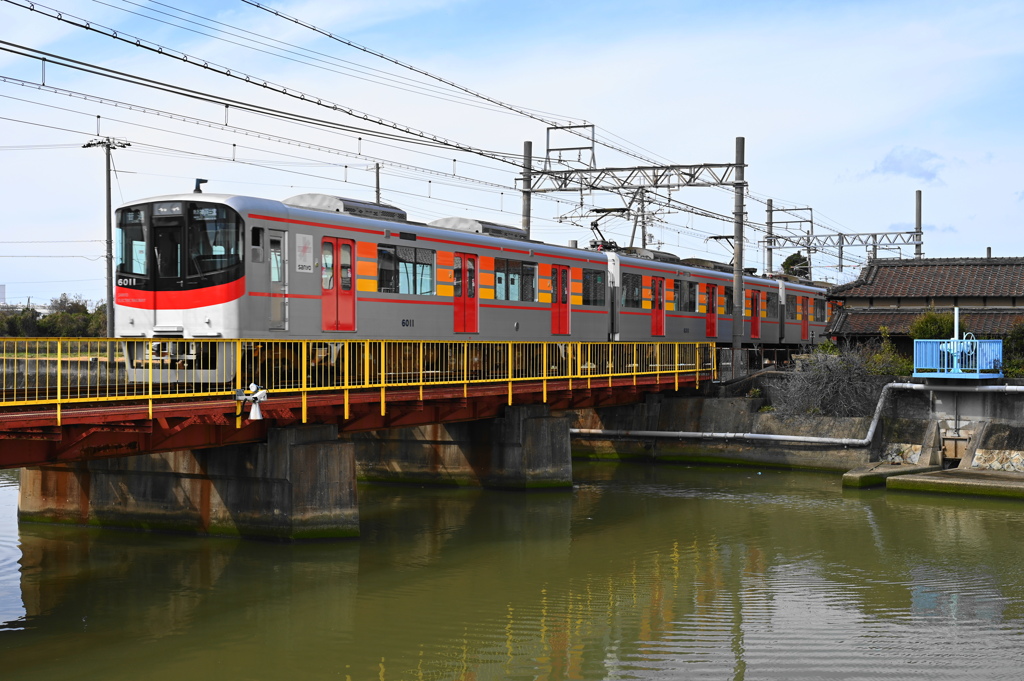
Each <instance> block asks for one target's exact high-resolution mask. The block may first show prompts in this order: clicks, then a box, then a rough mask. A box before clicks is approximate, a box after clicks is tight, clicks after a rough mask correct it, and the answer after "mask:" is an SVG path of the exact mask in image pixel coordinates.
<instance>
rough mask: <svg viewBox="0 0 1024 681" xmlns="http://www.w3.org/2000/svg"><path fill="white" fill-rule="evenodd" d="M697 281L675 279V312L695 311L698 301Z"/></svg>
mask: <svg viewBox="0 0 1024 681" xmlns="http://www.w3.org/2000/svg"><path fill="white" fill-rule="evenodd" d="M697 286H698V284H697V282H695V281H683V280H682V279H676V280H675V291H676V312H696V311H697V303H698V298H697V297H698V291H697Z"/></svg>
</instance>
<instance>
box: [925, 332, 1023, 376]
mask: <svg viewBox="0 0 1024 681" xmlns="http://www.w3.org/2000/svg"><path fill="white" fill-rule="evenodd" d="M968 335H970V334H968ZM1002 375H1003V341H1001V340H975V339H973V338H967V339H964V340H915V341H914V376H916V377H920V378H971V379H986V378H1001V377H1002Z"/></svg>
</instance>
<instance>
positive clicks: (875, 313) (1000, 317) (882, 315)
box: [826, 307, 1024, 336]
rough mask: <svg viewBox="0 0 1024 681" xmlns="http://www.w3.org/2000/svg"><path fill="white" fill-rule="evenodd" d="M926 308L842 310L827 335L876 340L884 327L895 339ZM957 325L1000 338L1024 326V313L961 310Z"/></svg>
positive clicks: (907, 330)
mask: <svg viewBox="0 0 1024 681" xmlns="http://www.w3.org/2000/svg"><path fill="white" fill-rule="evenodd" d="M926 311H927V308H923V307H922V308H916V309H915V308H900V309H898V310H897V309H893V310H883V309H851V308H842V309H840V310H839V312H837V313H836V315H835V316H834V317H833V318H832V321H831V322H830V323H829V327H828V330H827V331H826V334H828V335H832V336H877V335H878V329H879V327H882V326H884V327H886V328H887V329H888V330H889V333H890V334H892V335H894V336H906V335H909V333H910V325H911V324H912V323H913V322H914V320H915V319H917V318H918V317H919V316H921V315H922V314H924V313H925V312H926ZM935 311H936V312H952V311H953V310H952V309H949V308H946V309H942V308H939V309H936V310H935ZM960 322H961V324H962V325H963V328H964V330H966V331H970V332H972V333H974V334H976V335H979V336H1002V335H1005V334H1006V333H1008V332H1009V331H1010V329H1011V328H1012V327H1013V325H1014V324H1017V323H1019V322H1024V309H1021V310H1001V309H979V308H966V309H965V308H960Z"/></svg>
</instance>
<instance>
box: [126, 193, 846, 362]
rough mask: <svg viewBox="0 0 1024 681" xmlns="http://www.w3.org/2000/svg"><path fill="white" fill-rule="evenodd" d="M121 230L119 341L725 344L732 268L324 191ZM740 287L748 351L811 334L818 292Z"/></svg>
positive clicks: (167, 204)
mask: <svg viewBox="0 0 1024 681" xmlns="http://www.w3.org/2000/svg"><path fill="white" fill-rule="evenodd" d="M116 231H117V235H116V237H117V241H116V252H115V268H116V269H115V284H116V295H115V299H116V300H115V319H116V333H117V336H118V337H120V338H125V339H128V338H137V339H140V340H141V339H153V340H156V341H166V342H168V343H174V341H175V339H181V340H187V339H229V338H231V339H237V338H240V339H282V340H287V339H317V338H323V339H325V340H331V339H333V340H339V339H388V340H433V341H451V340H460V341H462V340H480V341H510V340H512V341H549V342H559V341H570V340H571V341H574V342H578V341H626V342H637V341H659V340H665V341H711V342H716V341H718V342H723V343H729V342H731V340H732V324H733V321H732V304H733V295H732V285H733V280H732V275H731V273H729V272H726V271H720V270H718V269H715V268H714V267H713V266H712V267H708V266H705V267H701V266H696V265H694V264H693V263H687V262H685V261H681V260H679V259H678V258H675V257H674V256H669V255H667V254H658V253H653V252H649V251H636V252H632V253H626V252H622V251H618V252H615V251H610V250H606V251H600V250H588V249H580V248H574V247H566V246H557V245H552V244H546V243H541V242H537V241H529V240H526V238H525V233H524V232H523V231H522V230H520V229H517V228H514V227H507V226H502V225H496V224H492V223H485V222H478V221H475V220H469V219H464V218H446V219H442V220H437V221H435V222H432V223H429V224H419V223H415V222H409V221H408V220H407V219H406V215H405V213H404V212H403V211H401V210H399V209H396V208H394V207H391V206H384V205H379V204H370V203H365V202H360V201H353V200H350V199H343V198H339V197H334V196H327V195H323V194H302V195H299V196H295V197H292V198H290V199H286V200H285V201H273V200H269V199H260V198H253V197H248V196H235V195H224V194H201V193H190V194H179V195H171V196H161V197H156V198H150V199H145V200H142V201H136V202H132V203H130V204H127V205H125V206H122V207H121V208H120V209H118V211H117V216H116ZM645 256H646V257H645ZM743 281H744V292H743V300H744V311H743V312H744V316H743V319H744V322H743V342H744V344H745V345H748V346H764V347H791V348H795V347H799V346H803V345H809V344H811V343H813V342H815V341H817V340H819V339H820V337H821V335H822V333H823V331H824V328H825V324H826V321H827V319H826V315H827V310H828V308H827V306H826V300H825V290H824V289H823V288H820V287H816V286H811V285H805V284H801V283H793V282H790V281H784V280H775V279H768V278H760V277H755V276H746V277H744V280H743ZM130 345H133V346H135V347H138V346H141V345H142V344H141V343H135V344H130ZM209 361H211V362H216V361H217V360H216V359H215V358H210V359H209Z"/></svg>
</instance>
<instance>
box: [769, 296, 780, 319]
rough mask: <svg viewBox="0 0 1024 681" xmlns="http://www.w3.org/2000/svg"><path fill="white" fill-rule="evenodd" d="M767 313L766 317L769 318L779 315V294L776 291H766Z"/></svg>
mask: <svg viewBox="0 0 1024 681" xmlns="http://www.w3.org/2000/svg"><path fill="white" fill-rule="evenodd" d="M767 314H768V317H769V318H771V319H775V318H776V317H778V316H779V294H778V293H771V292H769V293H768V308H767Z"/></svg>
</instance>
